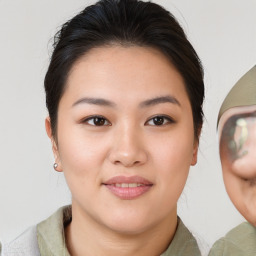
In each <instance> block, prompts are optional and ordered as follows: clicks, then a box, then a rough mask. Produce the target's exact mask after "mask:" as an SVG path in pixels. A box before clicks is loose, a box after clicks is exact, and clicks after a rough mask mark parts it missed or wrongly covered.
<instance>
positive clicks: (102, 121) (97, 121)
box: [83, 116, 110, 126]
mask: <svg viewBox="0 0 256 256" xmlns="http://www.w3.org/2000/svg"><path fill="white" fill-rule="evenodd" d="M83 123H87V124H89V125H94V126H104V125H105V126H106V125H110V122H109V121H108V120H107V119H106V118H105V117H103V116H91V117H89V118H86V119H85V120H84V121H83Z"/></svg>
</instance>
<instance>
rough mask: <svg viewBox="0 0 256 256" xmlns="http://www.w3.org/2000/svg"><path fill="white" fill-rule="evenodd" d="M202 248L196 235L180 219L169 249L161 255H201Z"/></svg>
mask: <svg viewBox="0 0 256 256" xmlns="http://www.w3.org/2000/svg"><path fill="white" fill-rule="evenodd" d="M200 255H201V253H200V249H199V246H198V244H197V241H196V239H195V237H194V236H193V235H192V233H191V232H190V231H189V230H188V228H187V227H186V226H185V225H184V223H183V222H182V220H181V219H178V226H177V230H176V233H175V235H174V237H173V240H172V242H171V243H170V245H169V247H168V249H167V250H166V251H165V252H164V253H163V254H162V255H161V256H200Z"/></svg>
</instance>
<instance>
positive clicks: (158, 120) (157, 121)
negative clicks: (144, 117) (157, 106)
mask: <svg viewBox="0 0 256 256" xmlns="http://www.w3.org/2000/svg"><path fill="white" fill-rule="evenodd" d="M168 123H174V121H173V120H172V119H171V118H170V117H167V116H154V117H153V118H151V119H150V120H148V121H147V122H146V124H147V125H157V126H161V125H165V124H168Z"/></svg>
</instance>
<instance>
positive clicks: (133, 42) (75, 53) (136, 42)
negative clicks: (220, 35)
mask: <svg viewBox="0 0 256 256" xmlns="http://www.w3.org/2000/svg"><path fill="white" fill-rule="evenodd" d="M112 44H119V45H121V46H142V47H143V46H145V47H153V48H155V49H158V50H159V51H160V52H162V53H163V54H164V55H165V56H166V57H167V58H168V59H169V60H170V61H171V63H172V64H173V65H174V66H175V67H176V69H177V70H178V71H179V73H180V74H181V76H182V77H183V79H184V82H185V87H186V91H187V94H188V97H189V100H190V103H191V107H192V113H193V121H194V132H195V137H196V138H197V139H198V136H199V131H200V128H201V126H202V123H203V111H202V104H203V100H204V82H203V69H202V66H201V63H200V60H199V58H198V56H197V54H196V52H195V50H194V48H193V47H192V45H191V44H190V42H189V41H188V40H187V38H186V35H185V33H184V31H183V29H182V28H181V26H180V25H179V23H178V22H177V21H176V19H175V18H174V17H173V15H172V14H171V13H169V12H168V11H167V10H165V9H164V8H162V7H161V6H159V5H157V4H155V3H151V2H142V1H138V0H101V1H99V2H97V3H96V4H94V5H91V6H89V7H86V8H85V9H84V10H83V11H82V12H80V13H79V14H78V15H76V16H75V17H74V18H72V19H71V20H69V21H68V22H66V23H65V24H64V25H63V26H62V28H61V29H60V30H59V32H57V34H56V35H55V37H54V45H53V46H54V50H53V53H52V57H51V61H50V65H49V68H48V71H47V73H46V76H45V80H44V86H45V92H46V106H47V108H48V111H49V116H50V119H51V128H52V134H53V136H54V138H55V139H57V136H56V135H57V118H58V105H59V102H60V99H61V97H62V95H63V93H64V91H65V86H66V81H67V78H68V75H69V72H70V70H71V68H72V66H73V65H74V63H75V62H76V61H77V60H78V59H79V58H81V57H82V56H84V55H85V54H86V53H87V52H88V51H90V50H91V49H92V48H96V47H102V46H109V45H112ZM124 61H125V60H124Z"/></svg>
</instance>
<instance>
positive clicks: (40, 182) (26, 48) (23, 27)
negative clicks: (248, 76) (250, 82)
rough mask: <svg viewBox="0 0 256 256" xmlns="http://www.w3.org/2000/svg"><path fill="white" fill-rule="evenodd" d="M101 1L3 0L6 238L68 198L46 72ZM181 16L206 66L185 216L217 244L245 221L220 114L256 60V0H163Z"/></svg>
mask: <svg viewBox="0 0 256 256" xmlns="http://www.w3.org/2000/svg"><path fill="white" fill-rule="evenodd" d="M94 2H95V1H91V0H90V1H82V0H76V1H70V0H44V1H39V0H12V1H9V0H0V24H1V25H0V89H1V92H0V160H1V161H0V202H1V207H0V238H1V239H2V241H9V240H11V239H13V238H14V237H16V236H17V235H18V234H20V233H21V232H23V231H24V230H25V229H26V228H28V227H29V226H31V225H33V224H36V223H38V222H39V221H41V220H43V219H44V218H46V217H48V216H49V215H50V214H52V213H53V212H54V211H55V210H56V209H57V208H58V207H60V206H62V205H65V204H69V203H70V201H71V196H70V193H69V190H68V188H67V186H66V183H65V180H64V178H63V174H60V173H56V172H55V171H54V170H53V168H52V164H53V156H52V152H51V145H50V141H49V140H48V137H47V136H46V133H45V129H44V119H45V117H46V115H47V111H46V107H45V97H44V91H43V79H44V75H45V71H46V68H47V65H48V63H49V56H50V52H51V49H52V48H51V42H52V41H51V40H50V39H51V38H52V36H53V35H54V33H55V32H56V31H57V28H58V27H59V26H60V25H61V24H63V23H64V22H65V21H66V20H67V19H69V18H71V17H72V16H73V15H74V14H76V13H77V12H78V11H80V10H81V9H82V8H84V7H85V6H86V5H89V4H91V3H94ZM155 2H157V3H159V4H161V5H163V6H165V7H166V8H167V9H168V10H169V11H171V12H172V13H173V14H174V15H175V16H176V17H177V19H178V20H179V22H180V23H181V25H182V27H183V28H184V30H185V32H186V33H187V35H188V38H189V39H190V40H191V42H192V44H193V46H194V47H195V49H196V51H197V52H198V55H199V56H200V58H201V60H202V62H203V65H204V68H205V86H206V100H205V105H204V111H205V124H204V127H203V132H202V136H201V143H200V152H199V160H198V164H197V166H196V167H193V168H192V169H191V171H190V177H189V179H188V182H187V185H186V188H185V190H184V192H183V194H182V196H181V198H180V201H179V215H180V216H181V218H182V219H183V221H184V222H185V223H186V224H187V225H188V227H190V229H191V230H193V231H194V233H196V234H197V235H198V237H200V238H202V239H204V240H205V241H206V242H207V243H208V244H209V245H211V244H212V243H213V242H214V241H215V240H216V239H217V238H219V237H220V236H222V235H224V234H225V233H226V232H227V231H228V230H229V229H231V228H232V227H234V226H235V225H237V224H239V223H240V222H242V221H243V218H242V217H241V216H240V214H239V213H238V212H237V211H236V209H235V208H234V206H233V205H232V203H231V202H230V200H229V198H228V196H227V195H226V192H225V188H224V185H223V181H222V174H221V166H220V161H219V156H218V144H217V133H216V119H217V114H218V110H219V107H220V105H221V102H222V100H223V99H224V98H225V96H226V94H227V92H228V91H229V90H230V88H231V87H232V86H233V85H234V83H235V82H236V81H237V80H238V79H239V78H240V77H241V76H242V75H243V74H244V73H245V72H247V71H248V70H249V69H250V68H251V67H252V66H253V65H255V64H256V15H255V10H256V1H255V0H245V1H241V0H224V1H223V0H209V1H208V0H207V1H206V0H193V1H191V0H171V1H168V0H165V1H164V0H159V1H155Z"/></svg>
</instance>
